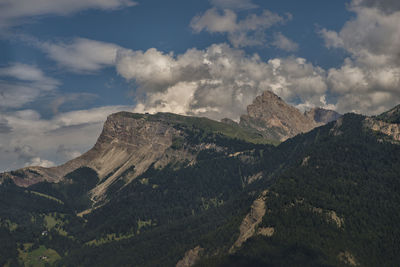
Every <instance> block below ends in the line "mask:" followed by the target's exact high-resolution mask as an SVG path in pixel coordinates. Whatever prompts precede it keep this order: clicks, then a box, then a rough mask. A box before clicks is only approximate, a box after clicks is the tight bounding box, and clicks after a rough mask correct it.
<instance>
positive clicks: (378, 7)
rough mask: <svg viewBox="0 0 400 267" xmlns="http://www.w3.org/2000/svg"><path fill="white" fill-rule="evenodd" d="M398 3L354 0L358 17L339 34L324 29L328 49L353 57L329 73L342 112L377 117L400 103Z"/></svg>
mask: <svg viewBox="0 0 400 267" xmlns="http://www.w3.org/2000/svg"><path fill="white" fill-rule="evenodd" d="M398 3H399V2H398V1H375V0H354V1H353V2H352V5H351V6H350V8H351V11H353V12H354V13H355V14H356V16H355V18H353V19H351V20H349V21H347V22H346V23H345V25H344V26H343V28H342V29H341V30H340V31H338V32H335V31H331V30H327V29H323V30H322V31H321V35H322V36H323V38H324V39H325V43H326V46H327V47H328V48H336V49H343V50H344V51H346V52H347V53H348V54H349V55H350V56H349V58H347V59H346V60H345V61H344V62H343V65H342V66H341V67H339V68H332V69H330V70H329V71H328V84H329V88H330V90H331V92H332V94H336V95H337V99H338V102H337V108H338V110H339V111H342V112H344V111H355V112H360V113H366V114H376V113H379V112H382V111H384V110H387V109H389V108H391V107H393V106H394V105H396V104H398V103H399V102H400V27H399V25H400V11H399V7H400V6H399V4H398Z"/></svg>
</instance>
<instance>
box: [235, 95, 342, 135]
mask: <svg viewBox="0 0 400 267" xmlns="http://www.w3.org/2000/svg"><path fill="white" fill-rule="evenodd" d="M339 117H340V114H338V113H336V112H335V111H331V110H325V109H322V108H314V109H312V110H310V111H309V112H306V113H304V114H303V113H301V112H300V111H299V110H298V109H297V108H295V107H293V106H291V105H289V104H287V103H286V102H285V101H283V100H282V99H281V98H280V97H278V96H277V95H275V94H274V93H272V92H270V91H265V92H264V93H263V94H262V95H261V96H258V97H256V99H255V100H254V101H253V103H252V104H251V105H249V106H248V107H247V114H246V115H242V116H241V117H240V123H239V125H240V126H242V127H243V128H248V129H254V130H255V131H257V132H260V133H261V134H262V135H263V136H264V137H265V138H268V139H270V140H277V141H285V140H286V139H288V138H291V137H293V136H296V135H297V134H300V133H305V132H308V131H310V130H312V129H314V128H315V127H317V126H321V125H323V124H326V123H328V122H330V121H333V120H336V119H338V118H339Z"/></svg>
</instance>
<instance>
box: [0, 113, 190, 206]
mask: <svg viewBox="0 0 400 267" xmlns="http://www.w3.org/2000/svg"><path fill="white" fill-rule="evenodd" d="M165 116H166V117H163V115H162V114H160V115H158V116H155V115H148V114H133V113H128V112H119V113H115V114H112V115H110V116H109V117H108V118H107V120H106V122H105V123H104V127H103V131H102V133H101V135H100V137H99V138H98V140H97V142H96V144H95V145H94V147H93V148H92V149H90V150H89V151H88V152H86V153H84V154H83V155H81V156H80V157H77V158H75V159H73V160H71V161H68V162H67V163H65V164H63V165H60V166H57V167H52V168H42V167H27V168H24V169H20V170H17V171H13V172H9V173H4V174H0V176H1V177H0V180H1V179H3V180H4V179H6V178H10V179H12V180H13V181H14V183H16V184H17V185H18V186H24V187H27V186H30V185H32V184H35V183H38V182H41V181H50V182H59V181H61V180H62V179H63V177H64V176H65V175H66V174H68V173H70V172H72V171H74V170H76V169H78V168H80V167H83V166H85V167H89V168H92V169H93V170H95V171H96V172H97V174H98V176H99V179H100V182H99V184H98V185H97V186H96V187H95V188H94V189H92V191H91V197H92V200H94V201H97V200H101V198H102V197H103V196H104V193H105V192H106V191H107V188H108V187H109V186H110V185H111V184H113V183H114V182H115V181H116V180H117V179H124V182H125V183H128V182H130V181H132V180H133V179H134V178H135V177H137V176H139V175H140V174H142V173H143V172H145V171H146V170H147V169H148V168H149V167H150V165H152V164H154V166H156V167H157V166H159V167H161V166H165V165H166V164H168V163H170V162H172V161H182V160H189V161H190V160H192V159H193V158H195V155H193V154H191V153H189V152H188V151H185V150H184V149H181V150H180V151H179V153H178V152H177V151H176V150H175V149H172V148H171V145H172V143H173V139H174V138H178V137H181V138H183V135H184V133H183V131H182V130H179V129H177V128H176V127H173V126H174V122H171V121H170V118H169V117H168V115H165Z"/></svg>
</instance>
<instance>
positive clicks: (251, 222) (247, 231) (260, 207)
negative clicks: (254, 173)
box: [229, 190, 268, 253]
mask: <svg viewBox="0 0 400 267" xmlns="http://www.w3.org/2000/svg"><path fill="white" fill-rule="evenodd" d="M267 194H268V190H265V191H263V192H262V194H261V196H260V197H259V198H257V199H256V200H254V202H253V204H252V205H251V208H250V212H249V213H248V214H247V215H246V217H245V218H244V219H243V221H242V223H241V225H240V227H239V230H240V233H239V237H238V239H237V240H236V241H235V243H234V244H233V245H232V247H231V248H230V249H229V253H233V252H235V250H236V249H237V248H240V247H241V246H242V244H243V243H244V242H245V241H246V240H247V239H249V238H250V237H252V236H253V235H254V234H255V233H256V227H257V226H258V225H259V224H260V223H261V221H262V218H263V217H264V215H265V212H266V205H265V201H266V199H267Z"/></svg>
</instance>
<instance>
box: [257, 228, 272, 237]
mask: <svg viewBox="0 0 400 267" xmlns="http://www.w3.org/2000/svg"><path fill="white" fill-rule="evenodd" d="M274 233H275V228H274V227H262V228H258V231H257V234H258V235H263V236H267V237H271V236H273V235H274Z"/></svg>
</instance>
